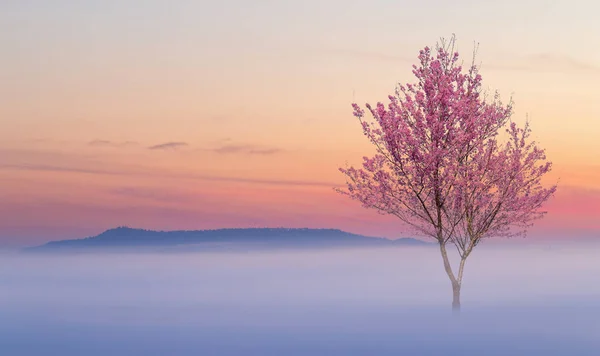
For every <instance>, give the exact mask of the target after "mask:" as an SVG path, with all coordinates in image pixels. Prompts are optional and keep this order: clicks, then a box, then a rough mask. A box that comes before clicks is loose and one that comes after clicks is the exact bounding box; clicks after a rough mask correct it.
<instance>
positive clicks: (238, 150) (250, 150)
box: [210, 145, 282, 155]
mask: <svg viewBox="0 0 600 356" xmlns="http://www.w3.org/2000/svg"><path fill="white" fill-rule="evenodd" d="M210 151H212V152H215V153H220V154H250V155H271V154H275V153H279V152H281V151H282V149H280V148H276V147H272V148H259V147H256V146H253V145H223V146H220V147H217V148H213V149H211V150H210Z"/></svg>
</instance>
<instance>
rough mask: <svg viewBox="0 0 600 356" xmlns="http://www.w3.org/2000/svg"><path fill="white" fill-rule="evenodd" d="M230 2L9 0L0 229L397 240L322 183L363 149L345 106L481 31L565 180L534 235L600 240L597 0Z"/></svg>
mask: <svg viewBox="0 0 600 356" xmlns="http://www.w3.org/2000/svg"><path fill="white" fill-rule="evenodd" d="M234 2H235V1H234ZM234 2H231V3H230V4H228V5H227V4H225V3H223V4H216V3H215V4H212V5H211V7H208V8H202V9H199V8H196V7H197V6H198V4H197V3H194V2H185V1H183V2H180V3H178V5H177V6H173V7H172V8H169V9H168V11H167V9H162V8H159V7H158V5H157V4H148V6H144V7H143V10H142V12H141V13H139V12H138V11H139V6H132V5H124V4H122V3H120V2H115V3H114V4H112V3H111V4H112V5H111V6H112V7H106V8H105V7H98V8H91V6H90V5H81V6H75V5H70V6H67V5H65V4H63V5H56V6H54V7H52V6H51V5H44V6H45V7H43V6H41V7H39V8H36V9H33V8H30V7H28V6H26V5H24V4H23V5H20V3H18V2H14V3H11V4H8V5H0V20H1V21H3V23H7V24H8V25H9V26H10V27H11V29H12V31H4V33H2V34H1V35H0V36H1V37H0V38H2V39H3V40H4V41H3V43H7V46H4V48H2V49H0V56H2V58H3V63H4V64H3V66H2V68H1V69H0V74H1V75H2V77H3V78H4V79H3V80H2V81H1V82H0V94H1V95H0V244H3V245H30V244H36V243H40V242H44V241H47V240H50V239H58V238H75V237H85V236H88V235H94V234H97V233H99V232H101V231H103V230H105V229H108V228H111V227H115V226H119V225H127V226H132V227H141V228H151V229H204V228H220V227H251V226H260V227H276V226H286V227H326V228H340V229H343V230H347V231H351V232H357V233H363V234H367V235H372V236H385V237H391V238H396V237H401V236H408V235H407V234H406V233H403V231H402V227H401V225H400V224H399V222H398V221H396V220H395V219H393V218H391V217H385V216H381V215H378V214H376V213H375V212H374V211H368V210H364V209H362V208H361V207H360V204H359V203H356V202H352V201H349V200H348V199H347V198H345V197H343V196H340V195H338V194H337V193H335V192H334V191H333V187H334V186H340V185H342V184H343V183H344V177H343V175H342V174H341V173H339V172H338V171H337V168H338V167H340V166H343V165H345V162H346V161H347V162H348V163H350V164H357V163H359V162H360V161H361V157H362V156H363V155H368V154H370V153H371V152H372V147H370V144H369V143H368V141H367V140H366V138H365V137H364V136H363V135H362V131H361V128H360V125H359V123H358V122H357V120H356V119H355V118H354V117H353V116H352V110H351V107H350V103H351V102H352V101H353V100H356V101H357V102H359V103H361V104H362V103H364V102H371V103H375V102H376V101H378V100H385V98H386V96H387V95H388V94H389V93H392V92H393V90H394V87H395V85H396V83H397V82H410V81H412V80H413V79H412V78H413V77H412V74H411V65H412V64H413V63H414V62H415V60H416V56H417V54H418V51H419V49H420V48H421V47H423V46H425V45H433V44H434V43H435V41H436V40H437V39H438V38H439V37H440V36H449V35H450V34H451V33H452V32H456V34H457V37H458V43H459V51H460V52H461V53H462V54H463V56H464V57H465V58H466V59H467V60H468V58H469V56H470V54H471V50H472V43H473V40H477V41H479V42H480V47H479V56H478V59H479V61H480V62H481V63H482V75H483V78H484V85H485V86H487V87H488V88H489V89H490V90H494V89H498V91H499V92H500V94H501V96H502V98H504V99H505V100H508V98H509V97H510V96H511V95H512V97H513V99H514V100H515V104H516V106H515V108H516V112H515V116H514V120H515V121H517V122H519V123H523V122H524V120H525V115H526V114H529V116H530V119H531V124H532V129H533V136H534V138H535V139H536V141H538V142H539V143H540V145H541V146H542V147H545V148H546V149H547V154H548V157H549V159H550V160H551V161H553V162H554V171H553V172H552V175H551V177H549V182H554V181H556V180H557V179H559V178H560V180H559V190H558V193H557V195H556V197H555V198H554V199H553V200H552V201H551V202H549V204H548V205H547V210H548V211H549V213H548V215H547V216H546V218H545V219H544V220H542V221H540V222H538V223H537V224H536V227H535V228H534V229H533V230H532V233H531V235H532V236H533V237H534V238H544V237H547V238H570V237H573V236H575V237H589V236H597V237H599V236H600V222H599V221H600V219H598V218H599V217H600V210H599V209H600V208H599V207H600V155H599V154H598V152H600V140H598V137H599V136H600V124H599V122H600V120H598V119H599V118H600V106H599V105H598V97H599V94H600V92H599V91H598V89H597V83H598V80H599V79H600V49H599V48H598V46H596V47H594V46H589V41H588V39H589V38H593V36H596V37H598V36H600V25H598V22H597V21H596V20H595V17H593V16H592V15H590V14H595V13H597V12H595V11H593V10H594V9H592V8H590V9H587V10H586V9H581V8H580V9H578V10H577V14H575V13H573V11H575V10H574V9H573V7H572V6H570V5H569V2H566V1H564V2H560V1H559V2H555V3H554V4H553V5H548V4H546V3H545V2H539V1H531V2H525V3H523V2H522V1H512V0H511V1H505V2H502V3H501V4H492V3H490V4H486V5H483V4H479V5H474V4H473V3H472V2H469V4H466V3H465V4H462V2H464V1H462V2H460V1H459V3H461V4H462V5H461V4H458V5H457V6H463V5H464V6H465V12H464V13H462V12H461V14H459V15H458V14H457V17H456V18H455V17H452V19H453V20H452V21H451V20H450V19H448V17H447V16H445V15H444V14H445V13H447V11H450V10H451V9H450V8H448V6H450V5H448V4H446V3H445V2H439V1H438V2H436V4H437V5H436V7H435V10H431V16H432V23H433V25H431V26H430V24H429V23H427V24H426V25H425V24H421V23H418V22H415V21H414V20H413V19H412V17H411V16H412V15H411V16H409V15H410V13H411V12H410V11H409V12H408V13H406V11H400V10H403V9H404V8H402V7H401V6H400V5H399V4H390V2H384V1H373V2H366V1H365V2H364V3H360V2H356V3H353V4H352V5H349V4H346V5H344V6H343V7H340V6H341V5H342V4H344V3H342V2H340V3H339V4H337V0H336V1H332V2H331V3H329V2H328V3H327V4H326V5H324V4H321V5H319V2H316V1H314V2H313V1H306V2H303V3H302V4H303V5H302V6H301V5H300V3H298V4H295V5H290V4H288V5H285V6H284V5H282V4H278V3H272V2H269V3H270V5H269V6H267V5H266V3H267V2H265V4H262V3H261V4H260V5H259V4H258V2H257V3H256V4H254V5H250V4H248V3H246V2H240V1H238V2H236V5H235V6H234V5H233V3H234ZM434 2H435V1H434ZM336 4H337V5H336ZM467 5H469V6H467ZM410 6H414V7H417V8H415V9H413V10H415V11H417V10H419V8H418V7H419V6H421V5H416V4H413V5H410ZM423 6H425V5H423ZM453 6H454V5H453ZM590 6H592V5H590ZM4 7H6V8H4ZM263 7H264V8H263ZM342 8H343V11H341V10H340V9H342ZM516 8H519V11H516V10H515V9H516ZM374 9H378V10H377V12H378V13H379V14H381V15H380V17H381V18H379V19H375V18H374V17H369V15H368V14H370V13H372V11H374ZM471 12H479V13H485V14H487V15H486V16H487V20H486V21H484V22H482V21H471V20H472V18H473V17H472V16H471V15H472V14H471ZM192 14H193V16H192ZM393 14H396V15H395V16H393ZM145 16H146V17H145ZM463 17H464V18H463ZM150 18H151V19H153V20H152V21H146V19H150ZM220 18H221V19H225V18H226V19H228V20H227V21H226V22H224V21H218V19H220ZM573 18H577V19H578V20H577V21H576V22H574V20H573ZM435 19H437V20H435ZM433 20H435V21H433ZM466 20H469V21H466ZM566 21H571V22H572V23H569V24H568V26H567V23H566ZM457 24H459V25H457ZM423 26H426V27H423ZM567 27H568V30H567ZM73 29H77V30H73ZM275 29H277V30H276V31H275ZM594 34H595V35H594ZM550 39H551V40H550Z"/></svg>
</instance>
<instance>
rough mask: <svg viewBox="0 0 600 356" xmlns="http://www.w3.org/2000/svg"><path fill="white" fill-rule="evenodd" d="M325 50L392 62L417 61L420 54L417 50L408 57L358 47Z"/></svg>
mask: <svg viewBox="0 0 600 356" xmlns="http://www.w3.org/2000/svg"><path fill="white" fill-rule="evenodd" d="M323 51H324V52H326V53H330V54H335V55H342V56H347V57H353V58H361V59H377V60H381V61H391V62H414V63H416V61H417V55H416V54H418V52H415V56H414V57H408V56H400V55H395V54H389V53H383V52H375V51H363V50H356V49H342V48H336V49H324V50H323Z"/></svg>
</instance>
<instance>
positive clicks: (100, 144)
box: [88, 140, 137, 147]
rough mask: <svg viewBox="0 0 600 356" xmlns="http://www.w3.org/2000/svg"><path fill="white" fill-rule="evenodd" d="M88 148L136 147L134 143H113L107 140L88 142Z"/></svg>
mask: <svg viewBox="0 0 600 356" xmlns="http://www.w3.org/2000/svg"><path fill="white" fill-rule="evenodd" d="M88 145H89V146H93V147H130V146H135V145H137V142H134V141H124V142H113V141H109V140H93V141H90V142H88Z"/></svg>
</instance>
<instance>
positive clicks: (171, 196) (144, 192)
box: [109, 187, 198, 203]
mask: <svg viewBox="0 0 600 356" xmlns="http://www.w3.org/2000/svg"><path fill="white" fill-rule="evenodd" d="M109 193H111V194H116V195H120V196H127V197H131V198H137V199H145V200H154V201H158V202H163V203H181V202H184V201H194V200H197V199H198V194H195V195H194V196H192V195H190V194H182V193H177V192H173V191H171V190H169V189H163V188H142V187H121V188H116V189H111V190H110V191H109Z"/></svg>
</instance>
